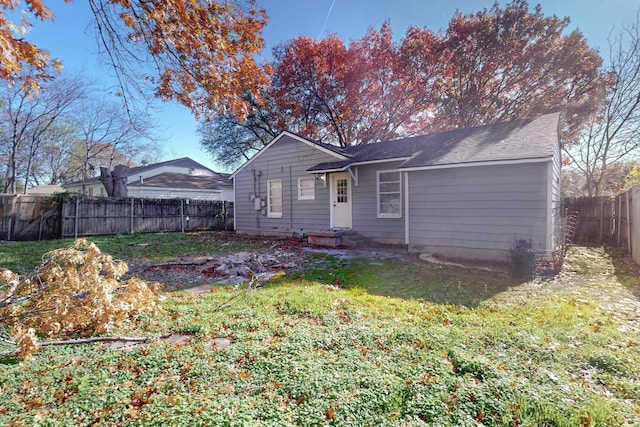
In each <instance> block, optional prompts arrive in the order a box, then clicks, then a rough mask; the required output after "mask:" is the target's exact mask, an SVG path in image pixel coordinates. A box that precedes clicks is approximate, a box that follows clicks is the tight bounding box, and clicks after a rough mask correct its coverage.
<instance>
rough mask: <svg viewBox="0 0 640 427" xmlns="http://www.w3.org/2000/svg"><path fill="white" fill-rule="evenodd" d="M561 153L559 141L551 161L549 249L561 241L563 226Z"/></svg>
mask: <svg viewBox="0 0 640 427" xmlns="http://www.w3.org/2000/svg"><path fill="white" fill-rule="evenodd" d="M561 171H562V154H561V150H560V141H558V143H557V144H556V147H555V151H554V153H553V160H552V163H551V182H550V186H551V224H550V230H551V233H553V247H552V248H549V250H557V249H558V247H559V246H560V245H562V243H563V240H564V239H563V237H564V228H563V222H562V186H561V182H562V179H561V173H562V172H561Z"/></svg>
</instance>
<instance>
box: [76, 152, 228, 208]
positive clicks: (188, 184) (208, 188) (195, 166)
mask: <svg viewBox="0 0 640 427" xmlns="http://www.w3.org/2000/svg"><path fill="white" fill-rule="evenodd" d="M63 186H64V189H65V190H66V191H68V192H72V193H80V194H86V195H89V196H102V197H104V196H106V195H107V193H106V191H105V188H104V186H103V185H102V182H100V179H99V178H98V177H94V178H90V179H87V180H84V181H78V182H71V183H67V184H63ZM127 196H128V197H135V198H148V199H192V200H225V201H233V185H232V183H231V180H230V179H229V174H225V173H219V172H214V171H212V170H211V169H209V168H207V167H206V166H203V165H201V164H200V163H198V162H196V161H195V160H192V159H190V158H189V157H183V158H180V159H175V160H168V161H164V162H160V163H153V164H148V165H142V166H136V167H132V168H129V170H128V176H127Z"/></svg>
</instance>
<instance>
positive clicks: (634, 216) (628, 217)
mask: <svg viewBox="0 0 640 427" xmlns="http://www.w3.org/2000/svg"><path fill="white" fill-rule="evenodd" d="M564 203H565V211H566V212H567V213H571V212H575V213H576V215H577V224H576V230H575V235H574V242H576V243H608V244H613V245H617V246H624V247H625V249H626V250H627V252H629V253H630V254H631V255H632V257H633V259H634V261H635V262H636V263H638V264H640V220H639V218H640V188H632V189H630V190H629V191H626V192H624V193H621V194H618V195H617V196H616V197H615V198H614V197H610V196H602V197H581V198H567V199H565V201H564Z"/></svg>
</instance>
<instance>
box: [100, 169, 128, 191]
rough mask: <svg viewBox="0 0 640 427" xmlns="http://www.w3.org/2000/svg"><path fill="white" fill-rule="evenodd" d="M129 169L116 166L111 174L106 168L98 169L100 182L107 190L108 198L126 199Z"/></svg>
mask: <svg viewBox="0 0 640 427" xmlns="http://www.w3.org/2000/svg"><path fill="white" fill-rule="evenodd" d="M128 172H129V167H128V166H124V165H118V166H116V167H115V168H113V170H112V171H111V173H109V170H108V169H107V168H104V167H101V168H100V182H102V185H104V188H105V190H107V196H109V197H127V175H128Z"/></svg>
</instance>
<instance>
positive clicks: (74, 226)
mask: <svg viewBox="0 0 640 427" xmlns="http://www.w3.org/2000/svg"><path fill="white" fill-rule="evenodd" d="M79 213H80V196H79V195H78V196H76V212H75V218H74V222H73V238H74V239H77V238H78V215H79Z"/></svg>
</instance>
